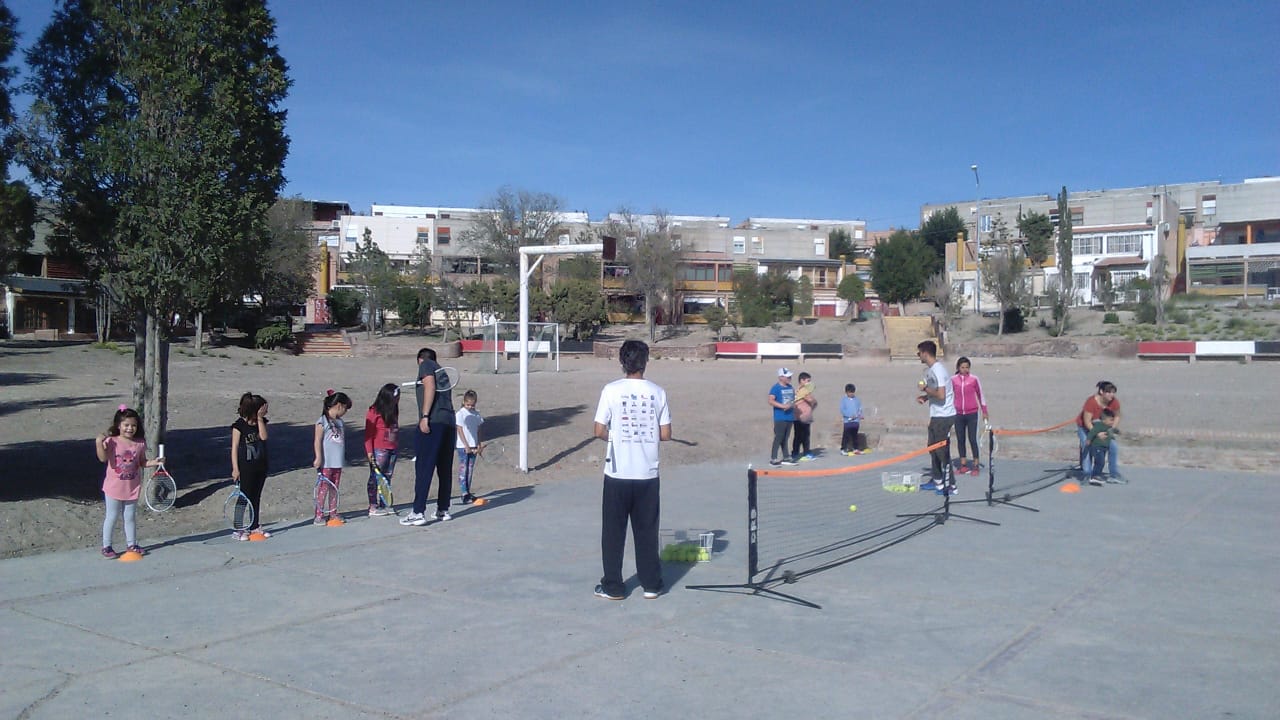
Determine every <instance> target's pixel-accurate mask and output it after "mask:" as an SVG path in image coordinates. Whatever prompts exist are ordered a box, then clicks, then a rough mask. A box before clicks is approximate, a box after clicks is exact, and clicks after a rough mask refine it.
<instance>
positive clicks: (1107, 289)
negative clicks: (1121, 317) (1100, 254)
mask: <svg viewBox="0 0 1280 720" xmlns="http://www.w3.org/2000/svg"><path fill="white" fill-rule="evenodd" d="M1093 296H1094V297H1095V298H1096V299H1097V300H1098V302H1100V303H1102V309H1103V311H1105V312H1111V310H1112V308H1114V307H1115V304H1116V285H1115V282H1114V281H1113V280H1112V278H1111V271H1110V270H1108V269H1106V268H1102V269H1101V270H1099V271H1098V280H1097V285H1096V289H1095V291H1094V294H1093Z"/></svg>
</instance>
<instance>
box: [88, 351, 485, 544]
mask: <svg viewBox="0 0 1280 720" xmlns="http://www.w3.org/2000/svg"><path fill="white" fill-rule="evenodd" d="M424 353H425V355H424ZM418 363H419V373H420V375H419V380H418V382H417V383H416V385H417V387H419V388H420V387H421V385H422V381H421V377H422V376H421V372H423V370H422V368H423V367H427V368H428V371H429V372H430V373H433V374H434V373H435V372H437V371H439V370H440V368H439V365H438V364H436V363H435V358H434V354H433V353H430V352H429V351H427V350H424V351H423V352H420V353H419V357H418ZM433 377H434V375H433ZM432 387H433V388H434V383H432ZM450 389H451V388H449V389H445V388H442V389H441V390H440V392H433V394H432V400H431V407H430V408H428V410H429V411H433V410H434V409H436V408H437V407H444V406H446V405H447V406H448V407H447V409H448V413H447V415H448V417H447V419H448V421H449V424H450V427H449V428H448V429H449V430H451V431H452V432H448V433H440V435H442V436H443V435H445V434H447V435H449V437H448V438H443V439H446V440H448V445H449V447H448V448H447V450H448V452H449V454H450V455H456V459H457V463H458V483H459V489H460V490H461V493H462V497H461V500H462V503H463V504H464V505H465V504H471V503H473V502H476V496H475V494H474V479H475V464H476V459H477V457H478V456H479V455H480V453H482V452H483V447H484V444H483V443H482V442H481V425H483V423H484V416H483V415H481V414H480V411H479V410H478V409H477V408H476V405H477V403H478V402H479V395H478V394H477V393H476V392H475V391H474V390H467V391H466V392H465V393H464V394H463V397H462V408H461V409H459V410H458V411H457V412H456V413H454V412H453V406H452V399H451V393H449V392H448V391H447V390H450ZM421 392H422V391H421V390H418V393H421ZM419 403H420V404H421V403H422V398H421V395H419ZM351 406H352V402H351V398H350V397H348V396H347V394H346V393H343V392H338V391H334V390H327V391H326V392H325V395H324V398H323V400H322V408H321V413H320V417H319V418H318V419H317V420H316V421H315V431H314V435H313V438H314V440H313V451H314V459H313V461H312V466H313V467H314V468H315V469H316V472H317V479H316V493H315V494H316V503H315V516H314V519H313V522H314V524H316V525H336V524H342V518H341V516H340V515H339V514H338V513H337V512H336V510H331V508H336V498H333V499H332V500H333V502H330V500H331V499H330V498H329V497H327V494H328V493H331V492H332V493H336V492H337V489H338V488H339V487H340V486H341V483H342V469H343V467H344V465H345V464H346V462H347V454H346V425H345V423H344V422H343V416H345V415H346V414H347V411H349V410H350V409H351ZM267 409H268V404H267V400H266V399H265V398H263V397H262V396H261V395H257V394H254V393H245V394H244V395H243V396H241V398H240V402H239V405H238V408H237V413H236V414H237V417H236V420H235V422H233V423H232V424H231V448H230V449H231V479H232V481H233V482H235V483H236V484H237V485H238V486H239V488H240V491H241V492H243V493H244V494H245V496H246V497H247V498H248V500H249V503H250V504H251V505H252V507H253V510H254V512H253V522H252V523H251V524H250V526H249V527H247V528H244V529H242V530H234V531H233V532H232V537H233V539H235V540H250V539H266V538H269V537H271V533H270V531H268V530H266V529H265V528H263V527H262V520H261V518H262V489H263V486H264V485H265V484H266V479H267V472H268V452H267V447H268V444H267V440H268V437H269V435H270V431H269V423H268V417H267ZM429 414H430V412H428V413H426V414H423V418H424V424H425V420H426V418H427V416H428V415H429ZM399 416H400V386H399V385H396V384H395V383H387V384H386V385H383V386H382V387H381V389H379V390H378V394H377V397H375V398H374V401H373V404H371V405H370V406H369V410H368V412H367V413H366V414H365V423H364V451H365V456H366V458H367V461H368V463H369V479H368V482H367V484H366V491H367V495H368V500H369V511H368V515H369V517H382V516H388V515H396V514H397V513H396V511H395V509H394V508H393V507H389V506H388V505H387V502H386V499H385V496H383V495H382V494H380V493H379V492H378V483H379V478H380V476H381V480H382V481H383V482H385V483H387V484H388V485H389V484H390V482H391V478H392V477H393V476H394V474H395V467H396V458H397V455H398V452H399V432H400V423H399ZM442 417H443V416H442ZM455 423H456V427H453V425H454V424H455ZM94 447H95V449H96V451H97V454H98V460H99V461H100V462H102V463H104V464H105V465H106V472H105V475H104V478H103V482H102V492H103V496H104V498H105V500H106V517H105V518H104V520H103V525H102V556H103V557H105V558H108V559H115V558H117V557H119V554H118V553H117V552H116V551H115V549H114V548H113V547H112V536H113V534H114V531H115V525H116V523H117V522H118V521H119V519H120V518H121V516H123V520H124V531H125V542H126V543H127V547H128V550H127V551H128V552H133V553H137V554H138V555H139V556H140V555H143V554H145V552H146V551H145V549H144V548H143V546H142V545H140V544H139V543H138V541H137V532H136V527H137V524H136V509H137V503H138V499H139V497H140V494H141V492H142V485H143V468H144V467H155V466H158V465H161V464H163V463H164V458H163V457H159V458H151V459H149V458H148V457H147V445H146V441H145V439H144V437H143V431H142V418H141V417H140V415H139V414H138V412H137V411H136V410H134V409H131V408H129V407H127V406H125V405H121V406H120V407H119V408H118V409H117V410H116V413H115V416H114V417H113V418H112V422H111V427H110V428H109V429H108V430H107V431H106V432H104V433H102V434H100V435H98V436H97V438H96V440H95V443H94ZM424 464H425V463H424ZM435 465H439V463H435ZM436 469H437V470H438V471H439V472H440V474H441V476H442V478H443V476H444V475H447V474H449V468H448V466H447V464H446V465H445V467H437V468H436ZM420 470H421V468H420ZM430 473H431V468H430V467H427V468H426V474H427V476H428V484H429V478H430ZM449 484H450V483H445V482H444V481H443V480H442V482H441V487H440V488H439V494H441V495H444V496H445V497H443V498H442V499H441V500H439V501H438V502H442V503H443V510H438V511H437V513H436V514H435V518H436V519H437V520H448V519H450V515H449V514H448V505H449V498H448V497H447V495H448V494H449V493H450V492H451V488H450V487H449ZM421 485H422V483H421V478H418V482H416V483H415V498H414V505H415V508H416V507H417V505H418V504H419V501H421V503H422V504H425V501H426V491H425V489H423V488H421V487H419V486H421ZM389 490H390V488H389V487H388V488H387V491H388V494H389ZM418 496H421V497H418ZM406 520H407V522H406ZM401 524H402V525H424V524H426V522H425V519H423V515H422V510H417V512H416V514H415V513H410V515H409V516H408V517H407V518H401Z"/></svg>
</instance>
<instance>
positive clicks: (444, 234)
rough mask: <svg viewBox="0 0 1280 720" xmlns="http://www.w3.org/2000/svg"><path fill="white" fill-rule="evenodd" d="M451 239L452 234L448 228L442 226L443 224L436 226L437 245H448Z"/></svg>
mask: <svg viewBox="0 0 1280 720" xmlns="http://www.w3.org/2000/svg"><path fill="white" fill-rule="evenodd" d="M451 239H452V236H451V233H450V231H449V228H447V227H443V226H441V227H438V228H436V244H437V245H448V244H449V241H450V240H451Z"/></svg>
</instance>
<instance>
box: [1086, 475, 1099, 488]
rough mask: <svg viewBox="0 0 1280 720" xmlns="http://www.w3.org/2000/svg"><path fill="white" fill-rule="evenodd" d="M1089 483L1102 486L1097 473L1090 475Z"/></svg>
mask: <svg viewBox="0 0 1280 720" xmlns="http://www.w3.org/2000/svg"><path fill="white" fill-rule="evenodd" d="M1089 484H1090V485H1094V486H1096V487H1102V478H1101V477H1099V476H1097V475H1090V476H1089Z"/></svg>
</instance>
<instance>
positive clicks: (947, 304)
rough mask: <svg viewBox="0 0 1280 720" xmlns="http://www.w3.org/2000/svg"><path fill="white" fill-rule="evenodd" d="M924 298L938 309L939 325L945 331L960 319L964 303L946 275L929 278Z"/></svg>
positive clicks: (939, 274)
mask: <svg viewBox="0 0 1280 720" xmlns="http://www.w3.org/2000/svg"><path fill="white" fill-rule="evenodd" d="M924 296H925V297H926V298H928V299H930V300H932V301H933V304H934V306H936V307H937V308H938V321H939V322H938V324H939V325H940V326H941V327H942V329H943V330H944V331H945V330H946V329H947V328H948V327H950V326H951V323H953V322H955V321H956V320H959V319H960V311H961V308H962V306H963V303H962V302H961V298H960V294H959V293H958V292H956V289H955V287H954V286H953V285H952V284H951V281H950V280H948V279H947V274H946V273H935V274H933V275H932V276H930V277H929V279H928V280H927V281H926V282H925V284H924Z"/></svg>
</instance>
